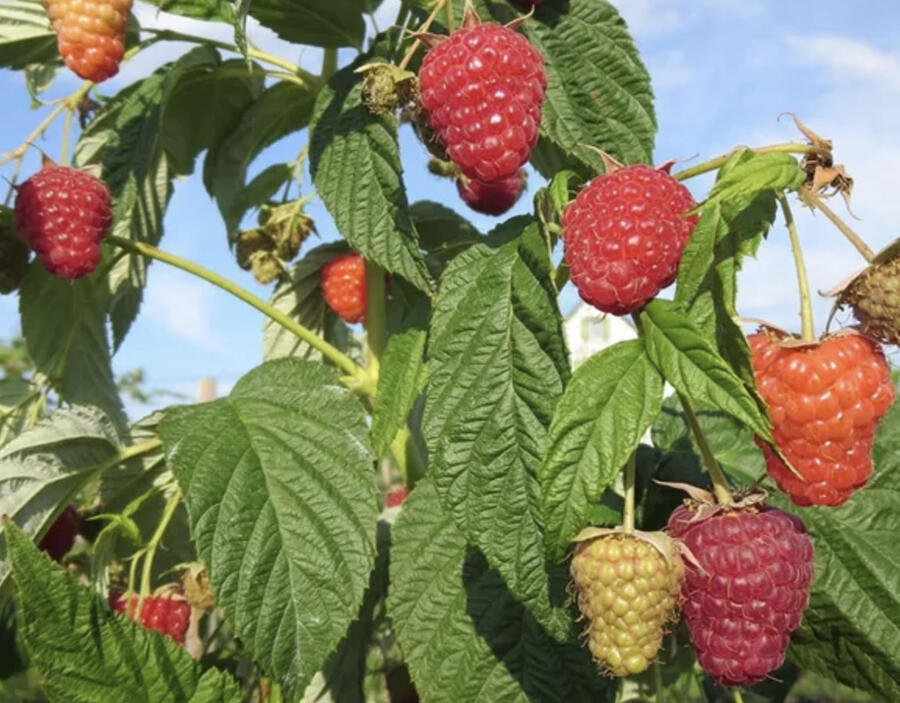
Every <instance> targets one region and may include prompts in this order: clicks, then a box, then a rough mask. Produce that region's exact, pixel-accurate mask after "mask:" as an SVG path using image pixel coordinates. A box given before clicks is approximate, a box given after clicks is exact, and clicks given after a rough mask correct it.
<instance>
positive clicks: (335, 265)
mask: <svg viewBox="0 0 900 703" xmlns="http://www.w3.org/2000/svg"><path fill="white" fill-rule="evenodd" d="M322 295H323V296H324V297H325V302H326V303H328V307H330V308H331V309H332V310H334V312H335V313H336V314H337V316H338V317H340V318H341V319H342V320H344V321H345V322H349V323H350V324H353V323H354V322H361V321H362V320H363V318H365V316H366V262H365V261H364V260H363V258H362V257H361V256H360V255H359V254H344V255H342V256H338V257H335V258H334V259H332V260H331V261H329V262H328V263H327V264H325V265H324V266H323V267H322Z"/></svg>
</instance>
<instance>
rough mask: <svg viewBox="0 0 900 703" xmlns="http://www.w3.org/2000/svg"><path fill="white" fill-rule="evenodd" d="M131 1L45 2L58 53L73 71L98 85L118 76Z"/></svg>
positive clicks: (85, 0) (54, 0) (80, 0)
mask: <svg viewBox="0 0 900 703" xmlns="http://www.w3.org/2000/svg"><path fill="white" fill-rule="evenodd" d="M131 2H132V0H100V1H99V2H97V1H96V0H44V9H45V10H46V11H47V16H48V17H49V18H50V21H51V22H52V23H53V28H54V29H55V30H56V32H57V34H58V35H59V36H58V42H59V53H60V55H62V57H63V61H65V62H66V66H68V67H69V68H70V69H71V70H72V71H74V72H75V73H76V74H77V75H78V76H79V77H81V78H84V79H85V80H89V81H93V82H94V83H99V82H100V81H103V80H106V79H107V78H110V77H112V76H114V75H116V73H118V72H119V63H121V61H122V56H123V55H124V53H125V30H126V27H127V25H128V17H129V15H130V14H131Z"/></svg>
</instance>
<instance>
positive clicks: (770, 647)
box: [668, 506, 813, 686]
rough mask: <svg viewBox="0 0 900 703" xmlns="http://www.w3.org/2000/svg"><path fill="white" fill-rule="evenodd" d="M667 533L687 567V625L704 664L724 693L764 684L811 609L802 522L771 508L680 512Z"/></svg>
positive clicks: (809, 556) (809, 554) (808, 551)
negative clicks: (685, 555) (679, 544)
mask: <svg viewBox="0 0 900 703" xmlns="http://www.w3.org/2000/svg"><path fill="white" fill-rule="evenodd" d="M668 531H669V534H670V535H672V537H675V538H678V539H681V540H682V541H683V542H684V544H685V545H686V546H687V548H688V549H689V550H690V552H691V554H692V557H693V559H695V560H696V564H695V563H692V561H691V560H687V563H686V567H685V568H686V575H685V579H684V585H683V588H682V594H683V597H684V603H683V606H682V609H683V612H684V619H685V621H686V622H687V626H688V630H689V632H690V635H691V641H692V642H693V645H694V648H695V649H696V650H697V658H698V659H699V661H700V665H701V666H702V667H703V668H704V669H705V670H706V672H707V673H708V674H709V675H710V676H712V678H713V679H715V680H716V681H717V682H718V683H720V684H722V685H723V686H749V685H751V684H754V683H757V682H759V681H762V680H763V679H764V678H765V677H766V676H767V675H768V674H769V673H770V672H772V671H774V670H775V669H777V668H778V667H779V666H781V664H782V663H783V662H784V656H785V651H786V650H787V646H788V643H789V640H790V633H791V632H793V631H794V630H795V629H797V627H798V626H799V625H800V619H801V617H802V615H803V611H804V610H805V609H806V606H807V604H808V602H809V584H810V581H811V580H812V576H813V562H812V560H813V546H812V542H811V541H810V539H809V536H808V535H807V533H806V529H805V528H804V526H803V523H801V522H800V520H799V519H797V518H796V517H794V516H792V515H789V514H787V513H784V512H782V511H781V510H777V509H776V508H770V507H758V506H757V507H752V508H746V509H735V510H730V511H725V512H720V513H717V514H716V515H714V516H713V517H709V518H707V519H699V520H698V519H697V518H696V515H695V514H694V512H693V510H692V509H691V508H689V507H687V506H680V507H679V508H678V509H676V510H675V512H674V513H672V515H671V517H670V518H669V524H668Z"/></svg>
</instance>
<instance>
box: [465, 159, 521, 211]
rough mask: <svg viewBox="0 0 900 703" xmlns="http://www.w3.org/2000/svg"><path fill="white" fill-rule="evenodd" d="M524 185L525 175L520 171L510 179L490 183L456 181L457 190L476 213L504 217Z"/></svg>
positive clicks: (471, 180)
mask: <svg viewBox="0 0 900 703" xmlns="http://www.w3.org/2000/svg"><path fill="white" fill-rule="evenodd" d="M524 185H525V173H524V172H523V171H522V170H521V169H519V171H518V172H517V173H515V174H513V175H512V176H510V177H509V178H504V179H502V180H499V181H491V182H488V183H485V182H484V181H479V180H478V179H475V178H460V179H458V180H457V181H456V190H457V191H458V192H459V197H461V198H462V199H463V202H464V203H465V204H466V205H468V206H469V207H470V208H472V209H473V210H474V211H475V212H481V213H484V214H485V215H502V214H503V213H504V212H506V211H507V210H509V209H510V208H511V207H512V206H513V205H515V204H516V201H517V200H518V199H519V196H520V195H522V189H523V187H524Z"/></svg>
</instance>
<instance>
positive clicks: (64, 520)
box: [38, 505, 81, 561]
mask: <svg viewBox="0 0 900 703" xmlns="http://www.w3.org/2000/svg"><path fill="white" fill-rule="evenodd" d="M80 524H81V520H80V518H79V517H78V513H77V512H76V511H75V508H73V507H72V506H71V505H69V506H66V509H65V510H63V511H62V512H61V513H60V515H59V517H58V518H56V521H55V522H54V523H53V524H52V525H50V529H49V530H47V534H45V535H44V538H43V539H42V540H41V541H40V543H39V544H38V548H39V549H42V550H43V551H45V552H47V554H49V555H50V558H51V559H53V560H54V561H59V560H61V559H62V558H63V557H64V556H65V555H66V554H68V553H69V550H70V549H72V545H73V544H75V537H76V535H77V534H78V527H79V526H80Z"/></svg>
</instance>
